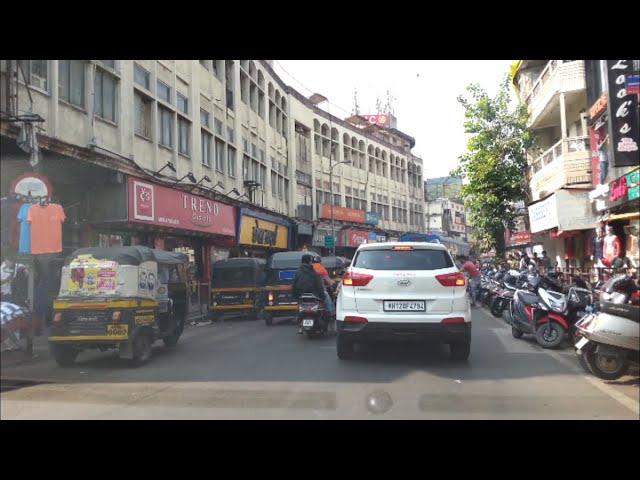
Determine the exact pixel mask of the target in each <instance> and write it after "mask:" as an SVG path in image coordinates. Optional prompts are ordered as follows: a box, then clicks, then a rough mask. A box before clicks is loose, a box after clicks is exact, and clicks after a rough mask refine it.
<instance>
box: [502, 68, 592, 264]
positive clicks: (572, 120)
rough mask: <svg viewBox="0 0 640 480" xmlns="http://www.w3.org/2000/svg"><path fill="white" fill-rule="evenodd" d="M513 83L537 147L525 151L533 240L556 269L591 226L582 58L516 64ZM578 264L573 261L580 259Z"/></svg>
mask: <svg viewBox="0 0 640 480" xmlns="http://www.w3.org/2000/svg"><path fill="white" fill-rule="evenodd" d="M513 80H514V85H515V87H516V90H517V92H518V95H519V97H520V101H521V102H523V103H524V104H526V106H527V108H528V111H529V126H530V128H531V129H532V130H533V131H534V133H535V135H536V138H537V149H536V150H535V151H530V152H528V157H529V158H528V160H529V169H528V172H527V179H528V182H529V191H530V198H529V207H528V209H529V218H530V225H531V233H532V234H533V242H534V243H537V244H539V245H540V247H539V248H540V249H545V250H547V252H548V254H549V256H550V257H551V258H552V259H554V261H555V263H556V264H557V265H559V266H562V267H565V266H568V265H569V264H570V262H573V263H575V261H576V260H578V258H577V257H578V256H580V257H581V258H580V260H582V253H580V254H579V255H576V253H575V252H576V251H580V249H582V246H581V245H574V240H573V239H574V237H578V236H580V237H581V234H580V231H582V230H585V229H588V228H591V227H592V225H593V221H594V219H593V215H592V214H591V212H590V209H589V208H587V206H588V197H587V195H588V189H589V186H590V182H591V163H590V153H589V136H588V131H587V92H586V83H585V63H584V61H583V60H520V61H518V64H517V65H516V66H515V68H514V79H513ZM580 260H578V261H580Z"/></svg>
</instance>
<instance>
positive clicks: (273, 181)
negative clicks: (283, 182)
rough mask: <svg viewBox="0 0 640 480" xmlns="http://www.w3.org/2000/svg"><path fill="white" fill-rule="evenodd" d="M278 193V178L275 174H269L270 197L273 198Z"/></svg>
mask: <svg viewBox="0 0 640 480" xmlns="http://www.w3.org/2000/svg"><path fill="white" fill-rule="evenodd" d="M277 193H278V176H277V175H276V172H271V195H272V196H273V197H275V196H276V194H277Z"/></svg>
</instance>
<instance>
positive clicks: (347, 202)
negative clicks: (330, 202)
mask: <svg viewBox="0 0 640 480" xmlns="http://www.w3.org/2000/svg"><path fill="white" fill-rule="evenodd" d="M344 202H345V203H344V206H345V207H347V208H352V203H351V197H344Z"/></svg>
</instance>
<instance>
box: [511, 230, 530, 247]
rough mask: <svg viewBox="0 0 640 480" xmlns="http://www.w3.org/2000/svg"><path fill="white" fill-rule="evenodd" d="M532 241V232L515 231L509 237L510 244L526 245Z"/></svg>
mask: <svg viewBox="0 0 640 480" xmlns="http://www.w3.org/2000/svg"><path fill="white" fill-rule="evenodd" d="M528 243H531V232H515V233H512V234H511V236H510V238H509V245H511V246H513V245H526V244H528Z"/></svg>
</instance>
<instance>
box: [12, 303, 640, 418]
mask: <svg viewBox="0 0 640 480" xmlns="http://www.w3.org/2000/svg"><path fill="white" fill-rule="evenodd" d="M473 322H474V325H473V333H472V336H473V342H472V350H471V357H470V359H469V362H468V363H466V364H455V363H452V362H451V361H450V360H449V359H448V353H447V348H446V347H444V346H438V345H426V346H425V345H406V344H386V345H371V346H365V348H362V349H361V350H360V353H359V355H358V356H357V358H356V359H355V360H350V361H346V362H345V361H340V360H339V359H338V358H337V356H336V351H335V338H334V337H328V338H324V339H317V340H309V339H307V338H306V337H302V336H299V335H296V332H295V326H293V325H292V324H280V325H274V326H273V327H267V326H265V325H264V324H263V323H261V322H258V321H251V320H231V321H225V322H221V323H216V324H204V325H200V326H193V327H191V328H189V329H188V330H187V331H186V332H185V334H184V335H183V337H182V338H181V340H180V343H179V344H178V347H176V348H175V349H167V348H165V347H164V346H163V345H162V343H161V342H159V343H158V344H157V346H156V347H155V348H154V352H153V353H154V357H153V359H152V360H151V362H150V363H149V364H147V365H145V366H143V367H138V368H132V367H130V366H129V365H128V364H127V363H126V362H125V361H121V360H119V359H118V358H117V357H116V356H115V354H114V353H109V352H106V353H100V352H88V353H82V354H81V355H80V356H79V358H78V361H77V363H76V365H74V366H73V367H70V368H59V367H58V366H57V365H56V364H55V362H54V361H53V360H52V359H50V358H48V357H47V355H46V353H41V357H40V359H36V361H34V362H31V363H29V364H24V365H19V366H14V367H6V368H3V369H2V383H3V388H2V390H3V391H2V393H1V394H0V400H1V409H0V416H1V418H2V419H635V420H638V419H639V410H638V404H639V400H638V399H639V395H638V394H639V388H638V386H639V383H640V381H639V379H638V376H637V372H636V375H635V376H629V377H624V378H622V379H620V380H618V381H616V382H605V381H603V380H600V379H597V378H595V377H593V376H591V375H587V374H586V373H585V372H584V371H583V370H582V368H581V367H580V366H579V365H578V363H577V360H576V358H575V354H574V353H573V350H572V349H571V348H566V349H564V350H557V351H548V350H543V349H541V348H539V347H538V346H537V345H536V344H535V340H534V339H533V338H530V339H526V337H525V339H524V340H516V339H514V338H512V337H511V333H510V329H508V328H507V327H506V325H505V324H504V322H503V321H502V320H500V319H494V318H493V317H491V316H490V314H488V313H487V312H486V311H485V310H474V311H473Z"/></svg>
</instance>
